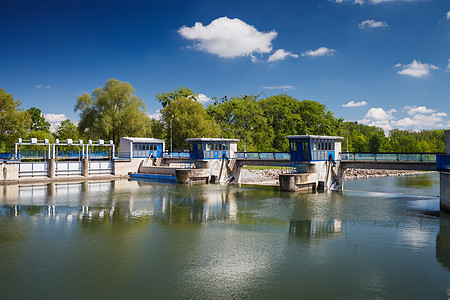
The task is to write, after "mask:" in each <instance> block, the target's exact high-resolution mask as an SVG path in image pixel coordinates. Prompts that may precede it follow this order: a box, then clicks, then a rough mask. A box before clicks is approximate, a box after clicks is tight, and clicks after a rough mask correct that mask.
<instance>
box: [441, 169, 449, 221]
mask: <svg viewBox="0 0 450 300" xmlns="http://www.w3.org/2000/svg"><path fill="white" fill-rule="evenodd" d="M440 181H441V182H440V193H439V194H440V203H441V210H445V211H447V212H450V173H447V172H441V174H440Z"/></svg>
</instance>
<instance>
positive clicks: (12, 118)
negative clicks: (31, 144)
mask: <svg viewBox="0 0 450 300" xmlns="http://www.w3.org/2000/svg"><path fill="white" fill-rule="evenodd" d="M30 124H31V117H30V115H29V114H28V113H27V112H26V111H24V110H23V109H22V103H21V102H20V99H16V100H14V98H13V96H12V95H11V94H8V93H7V92H6V91H5V89H4V88H1V89H0V151H9V150H12V149H14V142H16V141H17V139H18V138H20V137H22V138H24V137H25V135H26V132H27V129H28V128H29V126H30Z"/></svg>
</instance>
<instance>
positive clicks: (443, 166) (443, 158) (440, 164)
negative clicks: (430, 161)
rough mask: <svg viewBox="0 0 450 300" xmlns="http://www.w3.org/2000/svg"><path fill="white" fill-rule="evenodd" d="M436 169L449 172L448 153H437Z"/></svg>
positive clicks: (449, 158)
mask: <svg viewBox="0 0 450 300" xmlns="http://www.w3.org/2000/svg"><path fill="white" fill-rule="evenodd" d="M436 169H437V170H438V171H447V172H450V155H437V157H436Z"/></svg>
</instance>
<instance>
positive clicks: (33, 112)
mask: <svg viewBox="0 0 450 300" xmlns="http://www.w3.org/2000/svg"><path fill="white" fill-rule="evenodd" d="M27 113H29V114H30V117H31V126H30V130H31V131H46V132H50V123H49V122H47V121H46V120H45V117H44V115H43V114H42V112H41V110H40V109H39V108H37V107H31V108H29V109H27Z"/></svg>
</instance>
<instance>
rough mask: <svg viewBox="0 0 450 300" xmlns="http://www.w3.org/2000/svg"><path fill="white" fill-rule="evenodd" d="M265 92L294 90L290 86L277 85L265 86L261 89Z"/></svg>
mask: <svg viewBox="0 0 450 300" xmlns="http://www.w3.org/2000/svg"><path fill="white" fill-rule="evenodd" d="M263 88H265V89H267V90H283V91H292V90H294V89H295V87H293V86H292V85H277V86H265V87H263Z"/></svg>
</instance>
